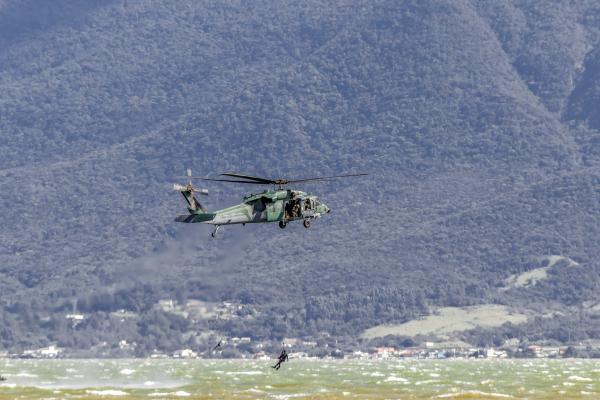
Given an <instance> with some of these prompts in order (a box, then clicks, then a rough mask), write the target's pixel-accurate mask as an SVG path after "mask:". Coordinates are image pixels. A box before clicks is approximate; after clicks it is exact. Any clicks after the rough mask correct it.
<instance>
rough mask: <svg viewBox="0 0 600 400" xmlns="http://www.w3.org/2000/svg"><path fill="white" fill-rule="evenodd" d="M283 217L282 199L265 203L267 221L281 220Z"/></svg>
mask: <svg viewBox="0 0 600 400" xmlns="http://www.w3.org/2000/svg"><path fill="white" fill-rule="evenodd" d="M282 219H283V201H273V202H271V203H268V204H267V221H269V222H273V221H281V220H282Z"/></svg>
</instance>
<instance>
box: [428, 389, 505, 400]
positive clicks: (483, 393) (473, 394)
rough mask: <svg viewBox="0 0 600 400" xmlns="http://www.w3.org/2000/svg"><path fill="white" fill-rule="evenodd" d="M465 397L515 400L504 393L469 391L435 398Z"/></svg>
mask: <svg viewBox="0 0 600 400" xmlns="http://www.w3.org/2000/svg"><path fill="white" fill-rule="evenodd" d="M464 396H485V397H498V398H503V399H514V397H513V396H511V395H509V394H504V393H493V392H492V393H487V392H481V391H479V390H469V391H467V392H458V393H445V394H440V395H437V396H435V397H434V398H438V399H447V398H452V397H464Z"/></svg>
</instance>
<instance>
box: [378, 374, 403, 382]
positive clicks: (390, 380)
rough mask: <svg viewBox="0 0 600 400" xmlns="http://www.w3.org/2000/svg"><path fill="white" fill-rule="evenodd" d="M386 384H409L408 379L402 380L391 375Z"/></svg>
mask: <svg viewBox="0 0 600 400" xmlns="http://www.w3.org/2000/svg"><path fill="white" fill-rule="evenodd" d="M384 382H402V383H407V382H408V379H405V378H402V377H400V376H395V375H391V376H388V377H387V378H386V379H385V381H384Z"/></svg>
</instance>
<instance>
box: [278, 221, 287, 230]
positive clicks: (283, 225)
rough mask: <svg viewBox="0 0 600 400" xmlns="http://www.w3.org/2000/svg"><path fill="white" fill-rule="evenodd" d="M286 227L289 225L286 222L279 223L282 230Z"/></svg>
mask: <svg viewBox="0 0 600 400" xmlns="http://www.w3.org/2000/svg"><path fill="white" fill-rule="evenodd" d="M286 226H287V224H286V223H285V222H283V221H279V227H280V228H281V229H284V228H285V227H286Z"/></svg>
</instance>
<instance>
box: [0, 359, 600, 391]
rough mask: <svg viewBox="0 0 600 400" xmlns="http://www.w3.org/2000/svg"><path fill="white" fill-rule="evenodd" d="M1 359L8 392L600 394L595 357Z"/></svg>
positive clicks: (599, 369)
mask: <svg viewBox="0 0 600 400" xmlns="http://www.w3.org/2000/svg"><path fill="white" fill-rule="evenodd" d="M269 365H270V364H269V362H267V361H253V360H232V361H225V360H144V359H142V360H8V359H5V360H0V373H1V374H2V375H3V376H5V377H6V378H7V380H6V381H5V382H0V399H2V400H4V399H11V400H12V399H99V398H101V399H110V398H115V399H121V398H125V399H184V398H189V399H444V398H450V399H488V398H489V399H496V398H518V399H600V361H594V360H574V359H569V360H452V359H451V360H440V361H437V360H400V361H322V360H315V361H313V360H306V361H305V360H290V362H288V363H285V364H283V366H282V368H281V370H279V371H274V370H273V369H272V368H270V367H269Z"/></svg>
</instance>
